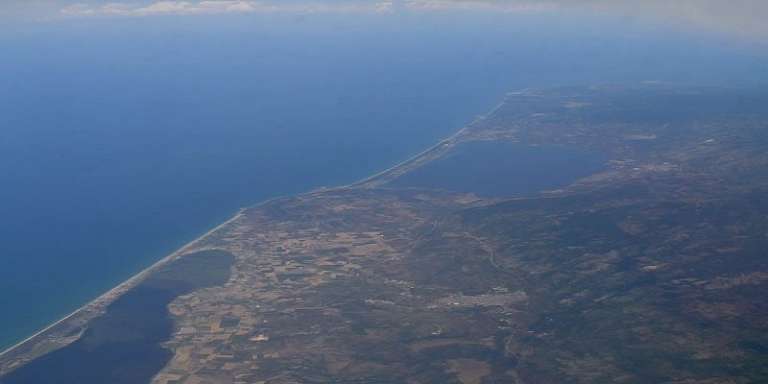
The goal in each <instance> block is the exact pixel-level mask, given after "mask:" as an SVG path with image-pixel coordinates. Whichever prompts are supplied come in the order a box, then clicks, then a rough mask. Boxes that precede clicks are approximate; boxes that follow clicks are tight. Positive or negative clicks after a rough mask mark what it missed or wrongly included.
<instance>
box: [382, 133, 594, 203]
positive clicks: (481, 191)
mask: <svg viewBox="0 0 768 384" xmlns="http://www.w3.org/2000/svg"><path fill="white" fill-rule="evenodd" d="M607 160H608V157H607V156H605V155H604V154H601V153H598V152H595V151H587V150H584V149H580V148H574V147H567V146H560V145H542V146H531V145H525V144H520V143H515V142H510V141H471V142H466V143H461V144H459V145H458V146H457V147H456V148H454V149H452V150H451V152H450V153H449V154H448V155H446V156H444V157H441V158H439V159H437V160H434V161H432V162H430V163H428V164H426V165H424V166H422V167H419V168H417V169H414V170H413V171H411V172H408V173H406V174H405V175H403V176H401V177H399V178H397V179H395V180H393V181H392V182H390V184H389V185H390V186H393V187H412V188H430V189H445V190H450V191H456V192H467V193H474V194H477V195H479V196H483V197H508V196H518V195H530V194H534V193H537V192H541V191H545V190H550V189H556V188H560V187H563V186H566V185H568V184H570V183H573V182H574V181H576V180H578V179H580V178H582V177H586V176H589V175H592V174H594V173H596V172H599V171H600V170H602V169H604V168H605V164H606V162H607Z"/></svg>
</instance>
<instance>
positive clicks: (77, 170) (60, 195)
mask: <svg viewBox="0 0 768 384" xmlns="http://www.w3.org/2000/svg"><path fill="white" fill-rule="evenodd" d="M598 26H599V27H598ZM606 30H609V31H613V32H614V33H609V34H606V33H605V31H606ZM0 32H2V33H0V47H2V60H0V218H2V220H0V311H2V312H1V315H0V348H3V347H7V346H9V345H12V344H13V343H15V342H17V341H19V340H21V339H23V338H25V337H27V336H29V335H30V334H32V333H34V332H35V331H36V330H38V329H40V328H42V327H44V326H45V325H47V324H49V323H50V322H52V321H54V320H56V319H58V318H60V317H62V316H63V315H65V314H67V313H69V312H71V311H72V310H74V309H76V308H78V307H79V306H81V305H83V304H84V303H85V302H87V301H89V300H92V299H93V298H95V297H97V296H98V295H100V294H101V293H103V292H104V291H106V290H108V289H109V288H111V287H112V286H114V285H116V284H118V283H119V282H121V281H123V280H125V279H126V278H128V277H130V276H131V275H133V274H135V273H136V272H138V271H140V270H141V269H143V268H145V267H147V266H148V265H150V264H152V263H153V262H154V261H156V260H158V259H160V258H162V257H163V256H164V255H166V254H168V253H170V252H172V251H173V250H174V249H176V248H178V247H179V246H180V245H182V244H184V243H186V242H188V241H190V240H192V239H194V238H195V237H197V236H199V235H200V234H201V233H204V232H205V231H206V230H208V229H209V228H211V227H213V226H215V225H217V224H218V223H219V222H221V221H223V220H225V219H227V218H228V217H229V216H231V215H232V214H233V213H235V212H236V211H237V210H238V209H239V208H240V207H243V206H247V205H251V204H255V203H258V202H259V201H262V200H265V199H268V198H270V197H275V196H279V195H286V194H295V193H300V192H303V191H307V190H310V189H313V188H317V187H320V186H333V185H338V184H343V183H349V182H352V181H355V180H358V179H361V178H363V177H365V176H367V175H369V174H371V173H373V172H376V171H379V170H382V169H385V168H387V167H389V166H392V165H394V164H396V163H397V162H398V161H400V160H402V159H405V158H407V157H409V156H411V155H413V154H415V153H417V152H419V151H420V150H422V149H424V148H426V147H428V146H430V145H431V144H433V143H434V142H436V141H437V140H438V139H440V138H443V137H446V136H448V135H450V134H451V133H452V132H454V131H455V130H457V129H459V128H460V127H462V126H463V125H465V124H467V123H468V122H470V121H472V120H473V119H474V118H475V117H476V116H478V115H481V114H483V113H485V112H486V111H488V110H490V109H491V108H492V107H493V106H494V105H495V104H497V103H498V102H500V101H501V100H502V98H503V96H504V94H505V92H507V91H510V90H514V89H519V88H525V87H547V86H557V85H584V84H594V83H615V82H621V83H627V82H630V83H632V82H643V81H665V82H676V83H682V84H712V85H723V84H728V85H733V84H741V85H746V84H750V83H752V82H753V81H754V79H760V78H762V79H765V78H766V76H765V75H766V68H768V66H766V63H768V60H767V59H766V56H765V55H764V54H762V53H756V52H754V51H753V50H751V49H750V48H749V47H748V46H741V45H739V44H736V43H733V42H732V41H731V40H729V39H728V38H723V37H712V36H709V37H707V38H702V37H701V36H697V35H695V34H694V33H683V32H682V31H677V30H672V29H670V28H667V29H663V28H659V27H658V26H648V25H641V24H633V23H626V22H625V21H623V20H612V19H610V18H601V17H599V16H585V15H581V16H579V17H578V18H575V19H574V18H568V17H565V16H564V15H560V14H539V15H535V16H534V15H518V16H515V15H501V14H484V13H469V14H461V15H458V14H455V13H438V14H418V15H354V16H350V15H332V14H328V15H287V14H276V15H266V16H265V15H216V16H186V17H145V18H92V19H88V18H86V19H76V20H48V21H29V22H18V23H12V24H7V25H4V26H0ZM670 36H674V37H670Z"/></svg>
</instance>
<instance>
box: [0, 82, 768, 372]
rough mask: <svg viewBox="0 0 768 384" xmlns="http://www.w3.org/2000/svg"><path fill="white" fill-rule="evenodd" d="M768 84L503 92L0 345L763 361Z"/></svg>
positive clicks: (288, 354)
mask: <svg viewBox="0 0 768 384" xmlns="http://www.w3.org/2000/svg"><path fill="white" fill-rule="evenodd" d="M766 102H768V94H767V93H765V92H763V91H760V90H744V89H741V90H732V89H719V88H718V89H714V88H680V87H672V86H665V85H653V86H651V85H648V86H637V87H613V86H602V87H591V88H557V89H547V90H525V91H520V92H514V93H510V94H508V95H507V96H506V99H505V100H504V102H503V103H502V104H501V105H500V106H499V107H497V108H496V109H494V110H493V111H492V112H491V113H489V114H488V115H486V116H485V117H483V118H480V119H478V120H476V121H474V122H473V123H472V124H470V125H469V126H467V127H466V128H464V129H462V130H461V131H459V132H457V133H456V134H455V135H454V136H452V137H450V138H447V139H445V140H443V141H441V142H439V143H438V144H437V145H435V146H434V147H432V148H430V149H428V150H426V151H424V152H422V153H421V154H419V155H418V156H416V157H414V158H411V159H409V160H408V161H406V162H404V163H402V164H400V165H398V166H396V167H393V168H391V169H389V170H386V171H384V172H382V173H379V174H377V175H374V176H372V177H370V178H368V179H365V180H362V181H360V182H358V183H355V184H352V185H348V186H343V187H338V188H328V189H322V190H316V191H312V192H309V193H305V194H301V195H297V196H289V197H284V198H278V199H274V200H270V201H268V202H265V203H262V204H260V205H257V206H254V207H250V208H247V209H244V210H242V211H241V212H240V213H239V214H238V215H237V216H236V217H235V218H233V219H232V220H231V221H230V222H228V223H226V224H225V225H222V226H221V227H219V228H218V229H216V230H214V231H212V232H210V233H209V234H207V235H206V236H204V237H202V238H200V239H198V240H197V241H195V242H194V243H192V244H190V246H188V247H186V248H185V249H184V250H183V251H182V252H179V253H178V254H177V255H176V256H175V257H174V258H172V259H170V260H168V261H166V262H165V263H163V264H162V265H160V266H158V267H155V268H154V269H152V270H150V271H149V272H148V273H146V274H144V275H142V276H141V278H138V279H136V281H135V282H134V283H132V284H130V285H127V286H125V287H124V289H121V290H118V291H117V292H113V293H112V294H110V295H108V296H107V297H105V298H102V299H101V300H99V301H97V302H95V303H96V304H97V305H96V304H94V305H90V306H86V307H84V308H83V309H81V311H79V312H77V313H76V314H74V315H73V316H72V317H71V318H68V319H67V320H65V321H62V322H60V323H58V324H57V325H55V326H53V327H51V328H49V329H47V330H46V331H44V332H42V333H41V334H39V335H37V336H35V337H33V338H31V339H29V340H27V341H26V342H24V343H22V344H20V345H18V346H16V347H14V348H12V349H11V350H9V351H6V352H5V353H3V354H2V355H0V383H2V384H15V383H64V382H77V383H80V384H87V383H97V382H98V383H103V382H106V381H108V382H113V383H120V382H126V383H128V382H151V383H158V384H203V383H242V384H245V383H265V384H266V383H275V384H277V383H328V382H333V383H408V384H415V383H437V382H439V383H461V384H489V383H519V384H523V383H526V384H532V383H536V384H538V383H649V382H654V383H676V384H689V383H690V384H692V383H707V384H720V383H722V384H726V383H727V384H741V383H759V382H765V381H768V368H766V367H768V338H767V337H766V335H768V320H766V319H768V301H766V299H765V295H764V292H765V289H766V288H768V258H767V257H766V253H765V252H766V251H765V250H766V249H768V110H766V109H765V108H764V106H765V105H766ZM201 255H202V256H201ZM223 266H224V267H223ZM223 269H227V271H226V273H225V272H224V271H223ZM206 272H209V273H210V276H209V275H208V274H207V273H206ZM147 287H150V288H152V289H159V290H160V291H161V292H166V293H164V294H163V295H165V296H162V295H160V296H162V298H163V299H164V300H165V301H164V300H160V301H157V298H158V294H155V293H153V294H151V295H150V296H151V297H152V298H153V299H152V300H149V299H147V298H146V297H144V298H141V292H142V289H146V288H147ZM131 300H138V301H137V302H136V303H134V304H131ZM126 302H128V304H126ZM147 302H152V303H154V305H147V304H146V303H147ZM142 303H145V304H142ZM115 319H117V323H115V321H116V320H115ZM104 324H108V325H109V326H108V327H105V326H104ZM113 324H123V326H124V325H125V324H129V325H130V326H129V327H128V328H124V327H123V328H121V327H122V326H118V327H115V326H113ZM116 329H118V330H119V331H115V330H116ZM94 334H96V335H98V336H99V337H96V338H94ZM94 340H95V341H94ZM99 348H107V349H108V350H109V351H111V353H117V354H118V355H119V356H122V357H120V358H114V359H104V361H102V362H100V363H99V366H98V368H96V367H93V366H92V365H93V359H91V358H88V356H89V354H91V353H94V352H95V351H96V352H98V351H101V350H100V349H99ZM131 348H133V349H131ZM136 348H138V349H140V350H142V351H144V350H151V351H154V352H153V353H139V354H134V355H131V357H129V358H126V357H125V356H126V355H124V354H122V355H121V354H120V353H122V352H125V351H128V350H136ZM102 356H107V355H102ZM128 361H129V362H131V364H136V365H135V366H137V367H142V368H141V369H127V368H126V367H129V366H130V365H126V364H127V362H128ZM65 363H66V364H65ZM96 371H98V372H99V374H98V375H96V374H95V373H94V372H96ZM62 372H70V373H71V372H76V373H77V374H79V375H80V376H79V377H77V378H76V379H73V378H70V379H63V377H65V376H62ZM138 372H141V373H142V376H141V378H140V379H137V376H135V375H137V373H138ZM30 378H32V379H30ZM30 380H32V381H30ZM137 380H139V381H137Z"/></svg>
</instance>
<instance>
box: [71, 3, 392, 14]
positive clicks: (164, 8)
mask: <svg viewBox="0 0 768 384" xmlns="http://www.w3.org/2000/svg"><path fill="white" fill-rule="evenodd" d="M391 8H392V2H391V1H379V2H365V1H361V2H358V3H351V2H349V3H328V2H320V1H318V2H306V3H296V2H287V3H279V2H266V1H255V0H203V1H168V0H163V1H156V2H154V3H150V4H145V5H135V4H131V3H109V4H105V5H89V4H85V3H80V4H74V5H70V6H68V7H65V8H64V9H62V10H61V14H63V15H65V16H153V15H199V14H224V13H255V12H262V13H264V12H301V13H351V12H377V13H381V12H389V11H391Z"/></svg>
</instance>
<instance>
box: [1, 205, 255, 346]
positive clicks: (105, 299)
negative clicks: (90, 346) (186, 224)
mask: <svg viewBox="0 0 768 384" xmlns="http://www.w3.org/2000/svg"><path fill="white" fill-rule="evenodd" d="M243 210H244V209H243V208H241V209H239V210H238V211H237V212H236V213H235V214H234V215H233V216H232V217H230V218H229V219H227V220H226V221H224V222H222V223H220V224H218V225H216V226H215V227H213V228H211V229H210V230H208V231H207V232H205V233H203V234H202V235H200V236H198V237H196V238H195V239H193V240H192V241H190V242H188V243H186V244H184V245H182V246H181V247H180V248H179V249H177V250H175V251H173V252H172V253H170V254H169V255H167V256H165V257H163V258H162V259H160V260H158V261H156V262H154V263H152V264H151V265H149V266H148V267H146V268H144V269H142V270H141V271H139V272H138V273H136V274H134V275H133V276H131V277H129V278H128V279H127V280H125V281H123V282H121V283H120V284H118V285H116V286H115V287H113V288H112V289H110V290H108V291H106V292H104V293H102V294H101V295H99V296H98V297H96V298H95V299H93V300H91V301H89V302H87V303H85V304H83V305H82V306H80V307H79V308H77V309H75V310H74V311H72V312H70V313H69V314H67V315H65V316H64V317H62V318H60V319H58V320H56V321H54V322H53V323H51V324H49V325H47V326H46V327H44V328H42V329H41V330H39V331H37V332H35V333H34V334H32V335H31V336H29V337H27V338H25V339H24V340H22V341H19V342H18V343H16V344H13V345H12V346H10V347H8V348H6V349H4V350H2V351H0V359H2V358H4V357H6V356H7V355H9V354H11V353H13V352H14V351H15V350H17V349H19V348H21V347H23V346H24V345H26V344H27V343H29V342H31V341H33V340H34V339H36V338H38V337H40V336H43V335H44V334H45V333H46V332H48V331H50V330H52V329H54V328H56V327H57V326H59V325H61V324H62V323H64V322H66V321H68V320H70V319H72V318H74V317H75V316H77V315H78V314H81V313H82V312H84V311H87V310H90V309H94V308H97V307H99V306H106V305H109V303H111V302H112V301H114V299H116V298H117V297H119V296H120V295H121V294H122V293H124V292H125V291H127V290H129V289H131V288H132V287H134V286H135V285H136V284H138V283H140V282H141V281H142V280H143V279H144V278H146V277H147V276H148V275H149V274H151V273H152V272H154V271H155V270H156V269H157V268H160V267H162V266H163V265H165V264H167V263H169V262H171V261H173V260H174V259H176V258H178V257H180V256H183V255H184V254H185V253H187V252H188V251H190V250H191V249H192V248H193V247H194V246H195V245H196V244H197V243H199V242H200V241H202V240H204V239H205V238H207V237H208V236H210V235H212V234H213V233H215V232H217V231H219V230H220V229H222V228H224V227H226V226H227V225H229V224H231V223H232V222H234V221H235V220H237V219H239V218H240V217H242V215H243Z"/></svg>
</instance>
